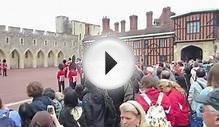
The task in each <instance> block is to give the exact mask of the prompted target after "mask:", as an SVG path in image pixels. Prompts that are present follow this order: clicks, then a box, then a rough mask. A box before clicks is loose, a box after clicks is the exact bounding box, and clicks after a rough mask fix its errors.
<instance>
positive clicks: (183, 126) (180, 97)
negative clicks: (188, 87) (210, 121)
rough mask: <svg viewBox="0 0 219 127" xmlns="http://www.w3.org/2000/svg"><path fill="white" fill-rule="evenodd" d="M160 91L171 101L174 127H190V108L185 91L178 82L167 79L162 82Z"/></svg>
mask: <svg viewBox="0 0 219 127" xmlns="http://www.w3.org/2000/svg"><path fill="white" fill-rule="evenodd" d="M159 89H160V90H161V91H163V92H164V93H165V94H166V95H167V96H168V98H169V100H171V108H172V111H173V114H174V117H175V125H174V127H188V126H189V112H190V108H189V104H188V102H187V97H186V92H185V91H184V89H183V88H182V87H180V85H179V84H177V83H176V82H173V81H170V80H167V79H161V80H160V83H159Z"/></svg>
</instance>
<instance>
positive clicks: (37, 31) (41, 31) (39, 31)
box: [34, 30, 45, 35]
mask: <svg viewBox="0 0 219 127" xmlns="http://www.w3.org/2000/svg"><path fill="white" fill-rule="evenodd" d="M44 33H45V31H44V30H35V32H34V34H38V35H44Z"/></svg>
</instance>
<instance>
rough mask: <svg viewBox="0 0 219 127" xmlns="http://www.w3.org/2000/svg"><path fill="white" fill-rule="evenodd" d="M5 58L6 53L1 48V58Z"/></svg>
mask: <svg viewBox="0 0 219 127" xmlns="http://www.w3.org/2000/svg"><path fill="white" fill-rule="evenodd" d="M3 59H6V58H5V53H4V51H3V50H1V49H0V60H1V61H2V60H3Z"/></svg>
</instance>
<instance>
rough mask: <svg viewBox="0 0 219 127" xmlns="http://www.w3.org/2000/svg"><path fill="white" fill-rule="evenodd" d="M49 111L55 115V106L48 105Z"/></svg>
mask: <svg viewBox="0 0 219 127" xmlns="http://www.w3.org/2000/svg"><path fill="white" fill-rule="evenodd" d="M47 111H48V112H49V113H53V112H54V106H52V105H48V106H47Z"/></svg>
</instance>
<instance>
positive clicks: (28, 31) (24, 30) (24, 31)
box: [21, 28, 33, 34]
mask: <svg viewBox="0 0 219 127" xmlns="http://www.w3.org/2000/svg"><path fill="white" fill-rule="evenodd" d="M21 31H22V33H23V34H33V29H28V28H23V29H21Z"/></svg>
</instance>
